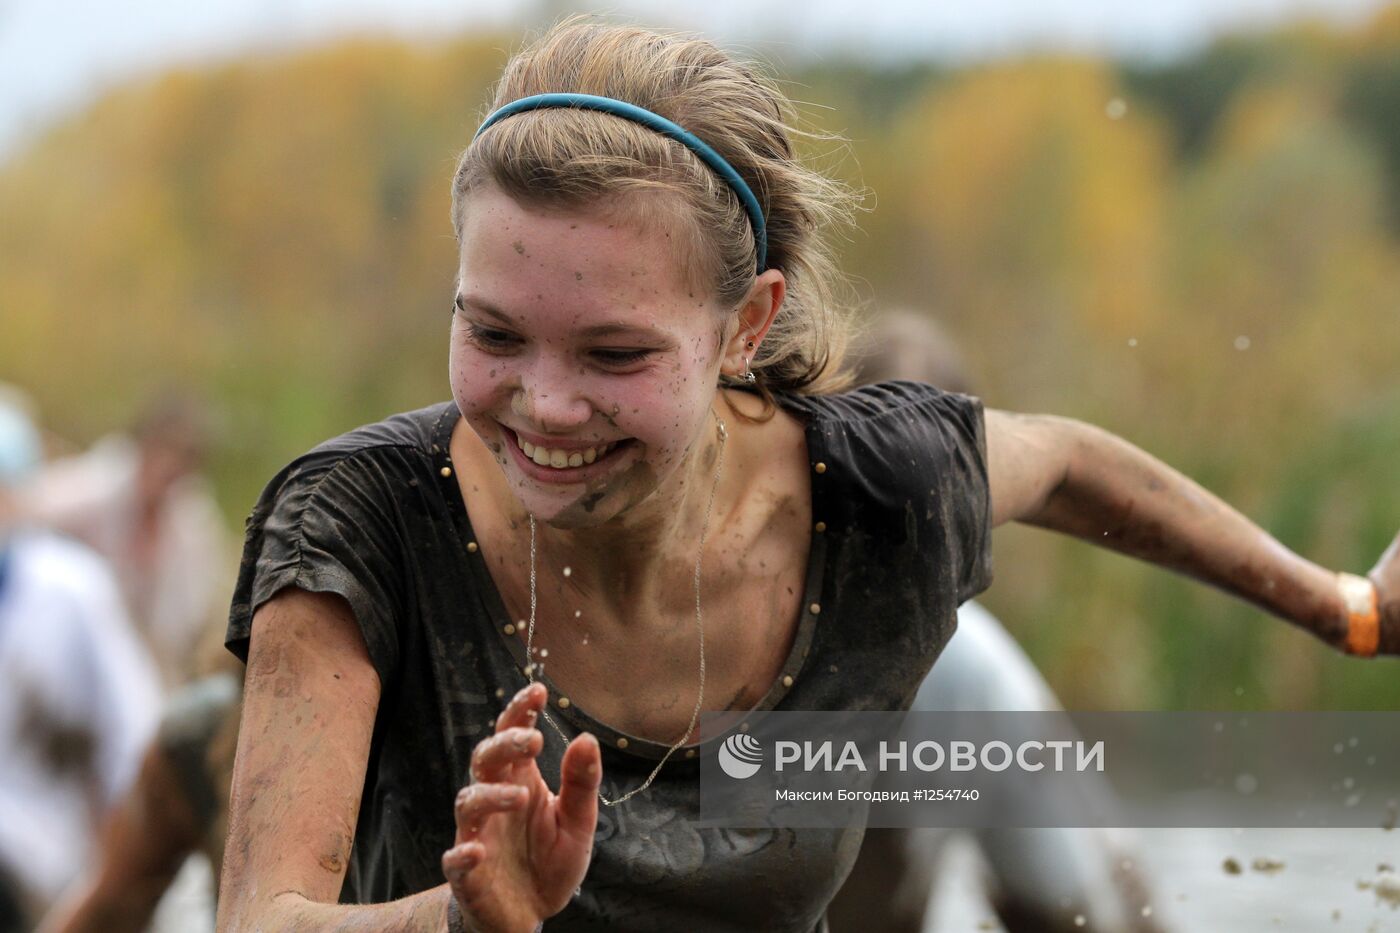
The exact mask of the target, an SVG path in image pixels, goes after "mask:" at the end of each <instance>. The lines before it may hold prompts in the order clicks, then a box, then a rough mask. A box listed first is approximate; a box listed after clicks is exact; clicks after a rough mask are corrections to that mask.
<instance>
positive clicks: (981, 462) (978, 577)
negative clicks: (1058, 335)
mask: <svg viewBox="0 0 1400 933" xmlns="http://www.w3.org/2000/svg"><path fill="white" fill-rule="evenodd" d="M936 407H937V409H938V410H939V411H940V413H941V414H942V416H943V417H942V418H940V421H941V424H942V434H943V439H944V440H943V445H942V446H943V452H944V456H943V457H942V458H941V466H942V478H941V485H942V486H943V489H942V492H943V495H944V496H945V501H947V502H948V503H949V504H950V508H949V509H948V510H947V512H946V517H945V520H947V521H948V522H950V524H951V528H950V532H951V533H950V535H949V540H950V541H951V542H952V544H953V550H954V551H955V553H956V554H957V560H958V567H959V574H958V604H959V605H961V604H962V603H965V602H967V601H968V600H969V599H972V598H973V597H974V596H976V595H977V594H978V593H981V592H982V591H983V590H985V589H986V588H987V587H989V586H991V584H992V508H991V493H990V491H989V490H990V485H989V482H988V479H987V427H986V416H985V413H984V411H983V407H982V400H981V399H979V398H976V397H974V396H970V395H957V394H955V393H947V392H940V393H939V396H938V398H937V402H936Z"/></svg>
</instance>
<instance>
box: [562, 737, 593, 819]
mask: <svg viewBox="0 0 1400 933" xmlns="http://www.w3.org/2000/svg"><path fill="white" fill-rule="evenodd" d="M559 770H560V781H559V826H560V828H561V829H563V830H566V831H568V832H569V833H571V834H573V835H575V836H576V837H577V836H583V837H586V838H588V839H592V838H593V830H594V828H595V827H596V826H597V825H598V787H599V785H600V784H602V782H603V751H602V749H601V748H600V747H599V746H598V740H597V739H596V738H595V737H594V736H593V734H592V733H591V732H585V733H584V734H583V735H581V736H579V737H578V738H576V739H574V740H573V741H572V742H570V743H569V747H568V748H567V749H565V750H564V760H563V762H562V763H561V765H560V768H559Z"/></svg>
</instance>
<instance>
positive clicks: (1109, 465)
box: [1027, 422, 1347, 647]
mask: <svg viewBox="0 0 1400 933" xmlns="http://www.w3.org/2000/svg"><path fill="white" fill-rule="evenodd" d="M1061 429H1062V430H1064V431H1066V432H1069V434H1070V436H1069V437H1068V438H1067V439H1066V441H1067V443H1066V450H1067V451H1068V454H1067V465H1066V469H1065V474H1064V477H1063V479H1062V480H1061V482H1060V483H1059V485H1058V486H1056V488H1055V489H1054V490H1053V491H1052V492H1051V493H1050V495H1049V497H1048V498H1047V499H1046V502H1045V505H1044V507H1043V508H1042V509H1041V510H1040V511H1039V512H1037V513H1036V514H1035V515H1034V516H1031V517H1030V518H1028V519H1027V521H1029V523H1031V524H1034V525H1039V526H1041V527H1045V528H1050V529H1053V530H1055V531H1062V532H1065V533H1066V534H1072V535H1075V536H1076V537H1080V538H1083V539H1085V540H1086V541H1091V542H1093V543H1095V544H1100V545H1102V546H1104V547H1109V548H1112V549H1113V550H1116V551H1120V552H1122V553H1124V554H1128V555H1131V556H1133V557H1138V558H1141V559H1142V560H1146V561H1150V562H1152V563H1154V564H1159V565H1161V566H1163V567H1167V568H1169V569H1172V570H1176V571H1178V572H1180V573H1184V574H1187V575H1188V576H1191V577H1194V578H1196V579H1198V580H1201V581H1203V582H1205V583H1209V584H1211V585H1212V586H1216V587H1219V588H1220V589H1223V590H1225V591H1226V592H1229V593H1232V594H1234V595H1236V596H1239V597H1241V598H1243V599H1246V600H1248V601H1250V602H1252V603H1254V604H1255V605H1257V606H1260V607H1261V608H1263V609H1265V610H1267V611H1269V612H1271V613H1273V614H1274V615H1277V616H1279V617H1281V618H1283V619H1286V620H1288V621H1290V622H1293V623H1294V624H1296V625H1298V626H1301V627H1302V628H1305V629H1307V630H1308V631H1310V632H1312V633H1313V634H1315V635H1317V636H1318V637H1319V638H1321V639H1323V640H1324V641H1326V642H1327V643H1329V644H1331V645H1334V646H1338V647H1340V646H1341V645H1342V644H1343V642H1344V641H1345V638H1346V628H1347V623H1346V613H1345V610H1344V608H1343V605H1342V600H1341V596H1340V594H1339V593H1338V589H1337V576H1336V574H1335V573H1333V572H1331V571H1329V570H1327V569H1325V568H1323V567H1320V566H1318V565H1317V564H1314V563H1312V562H1311V561H1308V560H1305V559H1303V558H1302V557H1299V556H1298V555H1297V554H1294V553H1293V552H1292V551H1290V550H1288V549H1287V548H1286V547H1284V546H1283V545H1282V544H1280V543H1279V542H1277V541H1276V540H1274V539H1273V538H1272V537H1270V536H1269V535H1268V534H1267V533H1266V532H1265V531H1264V530H1263V529H1261V528H1259V527H1258V526H1257V525H1255V524H1254V523H1252V522H1251V521H1250V520H1249V519H1247V518H1245V517H1244V516H1243V515H1241V514H1240V513H1239V512H1237V511H1235V510H1234V509H1232V508H1231V507H1230V506H1229V505H1227V504H1225V503H1224V502H1222V501H1221V500H1220V499H1219V498H1217V497H1216V496H1214V495H1212V494H1211V493H1209V492H1207V491H1206V490H1205V489H1203V488H1201V487H1200V486H1199V485H1197V484H1196V483H1195V482H1193V481H1192V480H1190V479H1188V478H1187V477H1185V476H1183V475H1182V474H1180V473H1178V472H1177V471H1175V470H1173V469H1172V468H1171V467H1169V466H1167V465H1166V464H1164V463H1162V462H1161V461H1159V460H1157V459H1155V458H1153V457H1151V456H1150V455H1148V454H1146V453H1144V452H1143V451H1141V450H1138V449H1137V448H1136V447H1133V446H1132V445H1131V444H1129V443H1127V442H1126V441H1123V440H1121V439H1119V438H1117V437H1114V436H1113V435H1111V434H1109V433H1107V432H1105V431H1101V430H1099V429H1097V428H1094V427H1091V426H1089V425H1085V424H1081V423H1077V422H1062V428H1061Z"/></svg>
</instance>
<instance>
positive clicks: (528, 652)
mask: <svg viewBox="0 0 1400 933" xmlns="http://www.w3.org/2000/svg"><path fill="white" fill-rule="evenodd" d="M714 417H715V423H716V425H717V427H718V429H719V455H718V456H717V457H716V458H715V481H714V485H712V486H711V487H710V498H709V501H707V502H706V503H705V520H704V522H703V523H702V524H701V525H700V549H699V551H698V552H697V553H696V555H695V627H696V628H697V629H698V630H699V632H700V691H699V693H698V694H697V695H696V697H695V709H694V711H693V712H691V714H690V725H688V726H686V727H685V731H684V732H682V733H681V737H680V738H679V739H677V740H676V744H674V745H672V746H671V747H670V748H669V749H667V750H666V754H665V755H663V756H661V760H660V761H658V762H657V763H656V767H655V768H653V769H652V772H651V774H649V775H647V779H646V780H645V781H643V782H642V784H641V786H640V787H634V788H633V789H632V790H629V791H628V792H627V793H625V794H623V795H622V796H621V797H618V798H617V799H616V800H609V799H608V798H606V797H604V796H603V792H602V790H599V791H598V800H599V801H601V802H602V804H603V805H604V806H607V807H613V806H616V805H618V804H620V803H622V802H623V801H624V800H627V799H628V798H629V797H631V796H633V795H634V794H640V793H641V792H642V791H644V790H646V789H647V788H648V787H650V786H651V782H652V781H654V780H656V776H657V775H658V774H660V773H661V766H662V765H664V764H665V763H666V762H667V760H668V759H670V757H671V756H672V755H673V754H675V752H676V750H677V749H679V748H680V747H681V745H682V744H684V742H685V739H686V736H688V735H690V733H691V730H693V729H694V728H695V723H696V721H697V720H699V718H700V706H701V704H702V703H704V701H705V618H704V616H703V615H702V614H701V612H700V561H701V559H702V558H703V557H704V555H705V536H706V534H708V533H709V530H710V513H711V512H713V511H714V507H715V493H717V492H719V477H720V471H721V470H722V469H723V468H724V442H725V441H726V440H728V439H729V432H728V431H727V430H725V427H724V419H723V418H721V417H720V416H719V415H715V416H714ZM537 595H538V594H537V591H536V589H535V516H534V514H531V515H530V625H529V629H528V634H527V635H526V637H525V676H527V677H529V678H530V683H534V682H535V669H536V664H535V655H534V650H533V649H534V643H535V607H536V606H537V605H538V600H537ZM541 712H542V713H543V714H544V721H545V722H547V723H549V724H550V725H551V726H553V727H554V731H555V732H557V733H559V737H560V738H561V739H563V740H564V743H565V744H566V745H567V744H568V741H569V737H568V736H567V735H565V734H564V730H563V729H561V728H560V727H559V724H558V723H557V722H555V721H554V719H553V718H552V717H550V715H549V709H548V707H546V708H545V709H543V710H541Z"/></svg>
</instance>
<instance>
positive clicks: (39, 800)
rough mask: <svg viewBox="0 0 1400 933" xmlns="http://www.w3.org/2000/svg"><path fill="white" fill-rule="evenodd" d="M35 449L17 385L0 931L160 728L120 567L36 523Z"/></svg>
mask: <svg viewBox="0 0 1400 933" xmlns="http://www.w3.org/2000/svg"><path fill="white" fill-rule="evenodd" d="M38 462H39V439H38V433H37V431H36V430H35V428H34V425H33V423H32V421H31V420H30V417H29V415H28V411H27V405H26V404H25V403H24V401H23V398H22V396H19V395H18V394H17V393H15V392H13V391H11V390H4V391H3V392H0V931H5V933H9V931H20V930H29V929H30V928H31V926H30V924H31V923H32V921H33V919H34V918H36V917H37V916H38V915H39V914H40V913H41V912H42V910H43V909H44V908H45V907H46V906H47V905H48V904H49V903H50V902H51V901H52V900H53V899H54V898H55V897H56V896H57V895H58V894H59V892H61V891H62V890H63V887H64V886H65V885H66V884H68V883H69V881H70V880H72V878H73V877H74V876H75V875H76V874H77V873H78V871H79V870H80V869H81V868H82V866H83V864H84V863H85V862H86V861H87V859H88V857H89V854H90V852H91V850H92V846H93V843H94V840H95V839H96V837H97V834H98V831H99V828H100V826H101V825H102V823H103V821H104V820H105V818H106V816H107V814H108V812H109V811H110V808H111V806H112V804H113V803H114V801H116V800H117V799H118V797H119V796H120V795H121V794H122V793H124V792H125V790H126V788H127V787H128V786H129V785H130V783H131V780H132V778H133V776H134V775H135V773H136V768H137V763H138V761H139V760H140V755H141V751H142V749H143V748H144V747H145V744H146V743H147V741H149V739H150V736H151V734H152V733H153V732H154V730H155V725H156V719H157V717H158V715H159V708H160V698H159V690H158V688H157V684H158V680H157V678H156V673H155V668H154V665H153V664H152V662H151V660H150V657H149V656H148V654H147V653H146V650H145V648H144V647H143V646H142V645H141V642H140V640H139V639H138V638H137V637H136V635H135V633H134V632H133V631H132V629H131V626H130V623H129V622H128V620H127V615H126V610H125V608H124V607H123V604H122V599H121V595H120V594H119V592H118V590H117V584H116V581H115V580H114V579H113V578H112V574H111V572H110V571H109V570H108V568H107V566H106V565H105V564H104V563H103V562H102V560H101V559H100V558H99V557H98V556H97V555H95V554H93V553H92V552H91V551H89V550H88V549H87V548H85V547H83V546H82V545H80V544H78V543H76V542H71V541H67V540H64V539H62V538H59V537H58V536H56V535H53V534H51V533H49V532H46V531H42V530H38V529H34V528H31V527H28V525H27V524H26V523H25V522H24V520H23V519H22V517H21V515H20V510H19V506H18V499H19V495H20V489H21V486H22V484H23V483H24V481H25V480H26V479H27V478H28V477H29V475H30V474H31V473H32V472H33V470H34V469H35V467H36V466H37V465H38Z"/></svg>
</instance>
